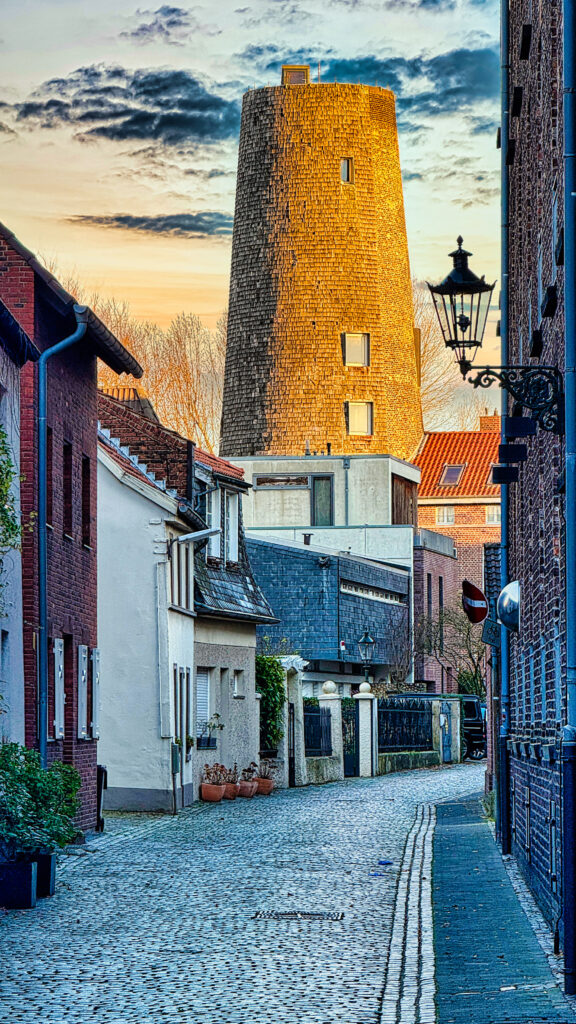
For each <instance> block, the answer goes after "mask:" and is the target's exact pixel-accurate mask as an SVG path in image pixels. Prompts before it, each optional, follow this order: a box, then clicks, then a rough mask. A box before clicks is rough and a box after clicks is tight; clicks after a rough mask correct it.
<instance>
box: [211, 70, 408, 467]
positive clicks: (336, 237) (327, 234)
mask: <svg viewBox="0 0 576 1024" xmlns="http://www.w3.org/2000/svg"><path fill="white" fill-rule="evenodd" d="M421 436H422V413H421V408H420V395H419V380H418V352H417V349H416V342H415V331H414V313H413V306H412V286H411V280H410V266H409V260H408V245H407V238H406V226H405V218H404V203H403V195H402V180H401V173H400V160H399V153H398V138H397V128H396V113H395V102H394V95H393V93H392V92H390V91H389V90H388V89H381V88H376V87H371V86H365V85H351V84H336V83H327V82H323V83H316V82H311V81H309V75H308V68H301V69H299V70H298V74H297V75H296V77H293V76H292V73H291V72H290V71H287V69H285V71H284V74H283V84H282V85H279V86H276V87H269V88H264V89H254V90H251V91H250V92H248V93H246V94H245V96H244V100H243V107H242V124H241V133H240V149H239V158H238V179H237V188H236V209H235V216H234V235H233V242H232V268H231V283H230V302H229V318H228V342H227V354H226V372H225V385H224V403H223V417H222V443H221V454H222V455H225V456H230V457H232V458H240V457H246V456H250V455H265V454H271V455H303V454H304V451H305V446H306V443H307V442H308V443H309V447H310V449H311V450H312V451H318V452H319V453H322V452H326V453H327V454H329V453H330V448H331V450H332V452H333V454H335V455H342V454H366V455H371V454H382V453H385V452H389V453H391V454H393V455H395V456H398V457H400V458H404V459H410V458H411V457H412V455H413V453H414V451H415V449H416V446H417V445H418V443H419V441H420V438H421Z"/></svg>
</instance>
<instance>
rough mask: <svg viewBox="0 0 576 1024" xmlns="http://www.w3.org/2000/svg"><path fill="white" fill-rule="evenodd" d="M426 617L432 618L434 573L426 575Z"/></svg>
mask: <svg viewBox="0 0 576 1024" xmlns="http://www.w3.org/2000/svg"><path fill="white" fill-rule="evenodd" d="M426 615H427V616H428V618H429V619H431V618H432V573H431V572H427V573H426Z"/></svg>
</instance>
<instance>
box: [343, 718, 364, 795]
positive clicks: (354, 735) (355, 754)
mask: <svg viewBox="0 0 576 1024" xmlns="http://www.w3.org/2000/svg"><path fill="white" fill-rule="evenodd" d="M342 746H343V748H344V775H345V776H346V778H350V777H351V776H353V775H359V774H360V747H359V741H358V701H357V700H354V699H350V698H349V699H348V700H347V699H346V698H344V700H343V701H342Z"/></svg>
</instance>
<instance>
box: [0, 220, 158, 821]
mask: <svg viewBox="0 0 576 1024" xmlns="http://www.w3.org/2000/svg"><path fill="white" fill-rule="evenodd" d="M0 299H1V300H2V302H3V303H4V304H5V306H6V307H7V309H8V310H9V311H10V312H11V313H12V315H13V316H14V318H15V319H16V320H17V321H18V323H19V324H20V326H21V327H22V328H23V329H24V330H25V331H26V333H27V334H28V335H29V337H30V338H31V339H32V340H33V342H34V344H35V346H36V348H37V349H38V350H39V352H43V351H44V350H45V349H47V348H50V347H52V346H53V345H55V344H57V343H58V342H60V341H62V340H63V339H64V338H66V337H68V336H69V335H71V334H72V333H73V332H74V331H75V329H76V320H75V316H74V312H73V309H74V299H73V297H72V296H71V295H68V293H67V292H65V291H64V289H63V288H62V287H61V286H60V285H59V284H58V282H57V281H55V279H54V278H53V277H52V276H51V275H50V274H49V273H48V271H46V269H45V268H44V267H42V265H41V264H40V263H39V262H38V261H37V260H36V259H35V257H34V256H33V255H32V254H31V253H30V252H29V251H28V250H27V249H25V248H24V246H23V245H22V244H21V243H20V242H19V241H18V240H17V239H16V238H15V237H14V235H13V234H12V233H11V232H10V231H9V230H8V229H7V228H5V227H4V226H3V225H0ZM97 357H100V358H102V359H104V360H105V361H106V362H107V363H108V365H109V366H111V367H112V369H114V370H115V371H116V372H118V373H120V372H124V373H133V374H135V375H136V376H139V375H140V374H141V372H142V371H141V370H140V367H139V366H138V363H137V362H136V361H135V360H134V359H133V358H132V357H131V356H130V354H129V353H128V352H127V351H126V350H125V349H124V347H123V346H122V345H121V344H120V342H118V341H117V339H116V338H114V337H113V335H111V334H110V332H109V331H108V330H107V329H106V328H105V327H104V325H103V324H102V323H101V322H100V321H99V320H98V318H97V317H96V316H95V315H94V314H92V313H90V315H89V320H88V329H87V331H86V334H85V337H84V338H83V339H82V341H81V342H79V343H78V344H76V345H75V346H74V347H72V348H70V349H68V350H66V351H65V352H63V353H62V354H61V355H59V356H55V357H54V358H53V359H51V360H49V362H48V375H47V394H48V399H47V426H48V438H47V441H48V444H47V456H48V464H47V494H48V503H47V505H48V509H47V520H48V566H47V594H48V636H49V680H48V759H49V761H53V760H62V761H64V762H66V763H68V764H72V765H74V767H75V768H77V770H78V771H79V773H80V776H81V779H82V788H81V792H80V798H81V809H80V812H79V816H78V824H79V825H80V827H82V828H93V827H94V826H95V824H96V756H97V755H96V747H97V743H96V738H97V736H96V732H95V729H94V728H93V715H92V705H91V699H92V686H91V685H90V683H91V681H92V683H93V679H94V677H93V672H92V666H93V661H92V659H91V657H90V653H91V652H94V651H96V650H97V646H98V638H97V622H96V586H97V584H96V452H97V447H96V444H97V409H96V403H97V392H96V362H97ZM37 404H38V393H37V373H36V370H35V366H34V364H33V363H27V364H26V365H25V366H23V368H22V372H21V379H20V413H21V435H20V442H21V473H22V483H21V504H22V517H23V524H24V530H23V537H22V566H23V569H22V576H23V618H24V641H23V642H24V685H25V743H26V745H27V746H31V747H33V746H36V745H37V743H38V672H37V665H38V641H39V632H38V631H39V622H38V616H39V611H38V593H39V591H38V586H39V584H38V531H37V526H36V520H37V511H38V432H37ZM86 674H87V675H88V678H86ZM60 687H61V690H60ZM60 692H61V698H60V700H59V696H58V695H59V694H60Z"/></svg>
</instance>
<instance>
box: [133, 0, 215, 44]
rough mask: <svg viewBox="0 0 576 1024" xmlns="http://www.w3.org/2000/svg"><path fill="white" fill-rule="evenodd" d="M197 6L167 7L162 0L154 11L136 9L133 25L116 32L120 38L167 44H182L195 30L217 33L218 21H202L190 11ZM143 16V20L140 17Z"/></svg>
mask: <svg viewBox="0 0 576 1024" xmlns="http://www.w3.org/2000/svg"><path fill="white" fill-rule="evenodd" d="M197 9H198V8H190V9H185V8H184V7H170V6H168V5H167V4H163V5H162V7H158V9H157V10H156V11H141V10H138V11H136V14H135V15H134V19H133V20H134V21H135V20H136V19H139V21H138V24H136V25H135V26H134V28H131V29H127V30H125V31H124V32H121V33H120V38H121V39H131V40H132V41H133V42H135V43H139V44H140V45H143V46H145V45H146V44H147V43H158V42H161V43H167V44H168V45H169V46H184V44H185V43H186V42H188V41H189V40H190V39H191V37H192V36H193V35H195V34H199V35H204V36H218V35H221V34H222V29H221V28H219V27H218V25H210V24H208V25H207V24H204V23H203V22H201V21H200V20H199V19H198V18H197V17H196V16H195V14H194V11H195V10H197ZM143 19H144V20H143Z"/></svg>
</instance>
